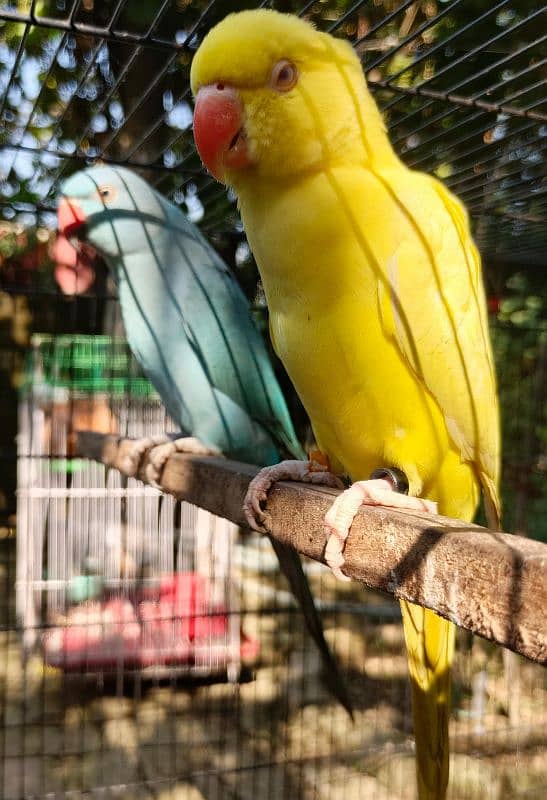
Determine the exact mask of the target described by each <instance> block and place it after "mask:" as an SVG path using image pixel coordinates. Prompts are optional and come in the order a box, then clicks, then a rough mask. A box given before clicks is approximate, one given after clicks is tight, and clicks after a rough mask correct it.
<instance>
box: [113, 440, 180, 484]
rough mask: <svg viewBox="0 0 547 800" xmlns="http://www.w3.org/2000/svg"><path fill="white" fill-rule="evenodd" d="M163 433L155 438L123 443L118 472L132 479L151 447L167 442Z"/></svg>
mask: <svg viewBox="0 0 547 800" xmlns="http://www.w3.org/2000/svg"><path fill="white" fill-rule="evenodd" d="M169 441H170V439H169V437H168V436H166V435H165V434H164V433H162V434H158V435H157V436H144V437H143V438H142V439H130V440H127V441H125V442H124V449H123V452H122V454H121V456H120V460H119V461H120V470H121V471H122V472H123V473H124V475H128V476H129V477H131V478H133V477H134V476H135V475H136V474H137V472H138V471H139V466H140V463H141V461H142V457H143V456H144V454H145V453H146V451H147V450H150V448H151V447H156V446H157V445H161V444H164V443H165V442H169Z"/></svg>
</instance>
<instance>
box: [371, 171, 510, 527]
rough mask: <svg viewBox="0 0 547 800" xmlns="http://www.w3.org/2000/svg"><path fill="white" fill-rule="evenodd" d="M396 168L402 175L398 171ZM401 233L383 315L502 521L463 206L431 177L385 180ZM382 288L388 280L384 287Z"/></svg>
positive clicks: (489, 389) (383, 291) (481, 316)
mask: <svg viewBox="0 0 547 800" xmlns="http://www.w3.org/2000/svg"><path fill="white" fill-rule="evenodd" d="M401 173H403V174H401ZM383 183H384V186H385V188H386V189H387V190H388V191H389V193H390V194H391V195H392V198H393V200H394V201H395V203H396V205H397V207H398V212H399V214H398V216H399V219H400V223H401V226H402V228H403V231H406V234H407V235H405V233H404V232H403V233H402V234H401V235H400V237H399V242H398V246H397V248H396V249H395V251H394V252H393V253H392V255H391V257H390V258H389V259H388V261H387V264H386V267H385V269H386V275H385V276H386V278H387V281H386V282H385V283H384V284H383V285H382V286H380V287H379V305H380V310H381V316H382V322H383V324H384V327H385V329H386V332H387V333H389V334H390V335H391V336H392V337H393V338H394V339H395V341H396V342H397V344H398V346H399V347H400V349H401V351H402V353H403V354H404V356H405V358H406V359H407V361H408V362H409V363H410V364H411V366H412V368H413V370H414V371H415V373H416V375H417V376H418V377H419V378H420V380H421V381H423V383H424V385H425V387H426V388H427V389H428V390H429V392H430V393H431V395H432V396H433V397H434V398H435V400H436V401H437V403H438V405H439V407H440V409H441V411H442V413H443V415H444V419H445V422H446V427H447V431H448V434H449V436H450V438H451V439H452V441H453V443H454V445H455V446H456V447H457V448H458V449H459V451H460V454H461V457H462V459H463V460H464V461H467V462H469V463H471V464H473V465H474V467H475V469H476V471H477V477H478V478H479V479H480V482H481V484H482V486H483V490H484V493H485V503H486V509H487V513H488V517H489V524H490V525H493V526H494V527H496V526H497V524H499V516H500V504H499V495H498V482H499V457H500V433H499V415H498V405H497V393H496V378H495V372H494V365H493V358H492V350H491V345H490V337H489V332H488V320H487V312H486V302H485V296H484V288H483V285H482V276H481V265H480V257H479V254H478V251H477V249H476V247H475V245H474V244H473V240H472V238H471V233H470V230H469V223H468V218H467V213H466V211H465V209H464V208H463V206H462V205H461V204H460V202H459V201H458V200H457V199H456V198H455V197H454V196H453V195H452V194H451V193H450V192H449V191H448V190H447V189H445V187H444V186H443V185H442V184H441V183H439V182H438V181H437V180H436V179H434V178H431V177H429V176H426V175H423V174H421V173H416V172H411V171H410V170H405V171H398V172H397V180H396V182H395V181H393V182H392V181H391V180H390V178H389V176H385V175H384V178H383ZM386 286H387V287H389V288H386Z"/></svg>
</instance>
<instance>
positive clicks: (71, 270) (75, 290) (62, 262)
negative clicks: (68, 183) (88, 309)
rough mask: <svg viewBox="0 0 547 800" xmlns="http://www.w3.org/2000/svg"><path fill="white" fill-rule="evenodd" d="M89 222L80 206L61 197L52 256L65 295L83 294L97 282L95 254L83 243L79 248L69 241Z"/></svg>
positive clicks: (56, 275) (57, 277) (58, 280)
mask: <svg viewBox="0 0 547 800" xmlns="http://www.w3.org/2000/svg"><path fill="white" fill-rule="evenodd" d="M85 221H86V216H85V214H84V212H83V210H82V209H81V208H80V207H79V206H78V204H77V203H75V202H74V201H73V200H67V199H66V198H65V197H63V198H61V200H60V201H59V206H58V209H57V227H58V230H59V233H58V235H57V238H56V240H55V244H54V245H53V249H52V257H53V260H54V261H55V263H56V266H55V280H56V281H57V283H58V284H59V288H60V289H61V291H62V292H63V294H83V293H84V292H87V291H88V289H90V288H91V286H93V283H94V281H95V269H94V267H93V258H94V251H92V248H91V247H89V246H87V245H84V244H82V243H80V244H79V245H78V247H75V246H74V244H72V242H70V241H69V237H71V236H73V235H74V234H75V233H76V231H77V230H78V228H81V227H82V225H84V224H85Z"/></svg>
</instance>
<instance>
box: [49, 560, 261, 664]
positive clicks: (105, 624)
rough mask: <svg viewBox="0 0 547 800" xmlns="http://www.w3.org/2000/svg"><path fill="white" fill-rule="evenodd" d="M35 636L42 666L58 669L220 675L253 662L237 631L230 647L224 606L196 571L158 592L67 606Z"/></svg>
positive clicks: (251, 649)
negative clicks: (188, 668) (236, 647)
mask: <svg viewBox="0 0 547 800" xmlns="http://www.w3.org/2000/svg"><path fill="white" fill-rule="evenodd" d="M57 622H58V624H54V625H53V627H51V628H49V630H48V631H47V632H46V633H45V634H44V636H43V640H42V641H43V647H44V658H45V661H46V663H47V664H49V665H51V666H55V667H60V668H62V669H65V670H77V671H94V670H101V671H111V670H113V669H119V668H122V669H123V668H127V669H145V668H148V667H154V666H170V667H173V666H183V665H192V666H202V667H204V668H207V667H210V668H211V669H212V670H214V669H220V668H222V667H224V666H226V665H227V664H228V663H230V662H231V661H233V660H234V658H237V660H238V661H239V660H242V661H245V662H247V663H248V662H249V661H253V660H254V659H256V657H257V656H258V652H259V643H258V642H257V641H256V640H254V639H252V638H250V637H248V636H246V635H245V634H244V633H243V632H241V641H240V652H239V653H237V654H234V653H232V652H231V648H230V637H229V624H228V615H227V613H226V608H225V606H224V605H222V604H218V603H217V604H214V603H213V602H212V600H211V591H210V583H209V581H208V579H207V578H206V577H204V576H203V575H199V574H197V573H192V572H190V573H176V574H173V575H167V576H164V577H162V579H161V580H160V583H159V588H158V587H156V588H154V589H151V588H137V589H136V591H135V592H134V594H133V595H132V596H131V597H129V596H121V595H113V596H110V597H108V598H105V599H103V600H91V601H86V602H84V603H79V604H78V605H75V606H72V607H71V608H70V609H69V610H68V612H67V613H66V614H65V615H64V616H63V617H62V619H59V620H57Z"/></svg>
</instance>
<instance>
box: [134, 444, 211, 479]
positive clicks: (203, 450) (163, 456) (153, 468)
mask: <svg viewBox="0 0 547 800" xmlns="http://www.w3.org/2000/svg"><path fill="white" fill-rule="evenodd" d="M174 453H189V454H191V455H194V456H220V455H222V453H221V452H220V450H218V449H217V448H216V447H208V446H207V445H206V444H203V442H201V441H200V440H199V439H197V438H196V437H195V436H182V437H180V438H179V439H169V437H164V439H163V441H162V442H160V443H159V444H157V445H156V446H155V447H154V449H153V450H152V452H151V453H150V456H149V458H148V463H147V465H146V468H145V470H144V473H145V475H146V479H147V480H148V482H149V483H151V484H152V486H155V487H156V488H158V489H159V488H161V487H160V486H159V480H160V477H161V473H162V471H163V468H164V467H165V464H166V462H167V459H168V458H169V457H170V456H172V455H173V454H174Z"/></svg>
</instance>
